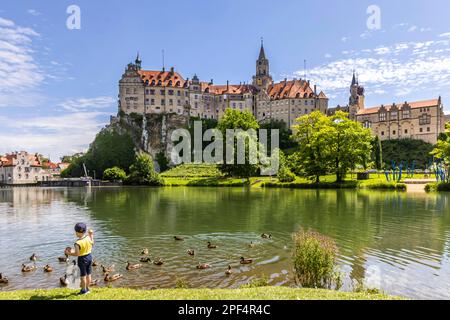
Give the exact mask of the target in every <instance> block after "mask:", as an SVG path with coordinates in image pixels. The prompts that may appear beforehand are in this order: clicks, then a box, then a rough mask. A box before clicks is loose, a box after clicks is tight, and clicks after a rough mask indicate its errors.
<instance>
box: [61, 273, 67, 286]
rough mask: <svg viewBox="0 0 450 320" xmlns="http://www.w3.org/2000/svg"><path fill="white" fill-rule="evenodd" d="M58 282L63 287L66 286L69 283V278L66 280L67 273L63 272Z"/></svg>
mask: <svg viewBox="0 0 450 320" xmlns="http://www.w3.org/2000/svg"><path fill="white" fill-rule="evenodd" d="M59 283H60V284H61V285H62V286H63V287H67V286H68V285H69V280H67V274H65V275H64V277H61V278H59Z"/></svg>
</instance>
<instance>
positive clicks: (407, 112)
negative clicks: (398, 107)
mask: <svg viewBox="0 0 450 320" xmlns="http://www.w3.org/2000/svg"><path fill="white" fill-rule="evenodd" d="M409 118H411V111H410V110H403V119H409Z"/></svg>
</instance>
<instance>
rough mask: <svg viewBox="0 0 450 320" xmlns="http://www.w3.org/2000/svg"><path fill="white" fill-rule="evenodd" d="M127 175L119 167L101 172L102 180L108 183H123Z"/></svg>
mask: <svg viewBox="0 0 450 320" xmlns="http://www.w3.org/2000/svg"><path fill="white" fill-rule="evenodd" d="M126 178H127V174H126V173H125V171H124V170H123V169H121V168H119V167H113V168H109V169H106V170H105V171H104V172H103V179H104V180H108V181H125V180H126Z"/></svg>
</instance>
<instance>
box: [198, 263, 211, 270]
mask: <svg viewBox="0 0 450 320" xmlns="http://www.w3.org/2000/svg"><path fill="white" fill-rule="evenodd" d="M211 267H212V266H211V265H210V264H208V263H200V262H199V263H198V265H197V269H201V270H203V269H209V268H211Z"/></svg>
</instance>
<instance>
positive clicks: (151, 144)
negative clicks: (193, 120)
mask: <svg viewBox="0 0 450 320" xmlns="http://www.w3.org/2000/svg"><path fill="white" fill-rule="evenodd" d="M188 126H189V118H188V117H187V116H184V115H178V114H147V115H145V116H143V115H138V114H130V115H124V114H121V115H120V116H118V117H111V122H110V124H109V125H108V126H107V127H106V128H105V129H104V130H112V131H115V132H117V133H119V134H126V133H128V134H130V135H131V137H132V139H133V141H134V144H135V147H136V149H137V150H139V151H145V152H147V153H149V154H150V155H151V156H152V157H153V159H155V157H156V155H157V154H158V153H160V152H163V153H164V155H165V156H166V158H168V159H170V151H171V150H172V147H173V143H172V141H171V139H170V137H171V136H172V132H173V131H174V130H176V129H182V128H188Z"/></svg>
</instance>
